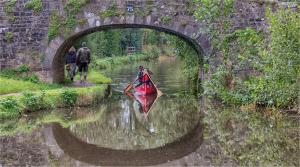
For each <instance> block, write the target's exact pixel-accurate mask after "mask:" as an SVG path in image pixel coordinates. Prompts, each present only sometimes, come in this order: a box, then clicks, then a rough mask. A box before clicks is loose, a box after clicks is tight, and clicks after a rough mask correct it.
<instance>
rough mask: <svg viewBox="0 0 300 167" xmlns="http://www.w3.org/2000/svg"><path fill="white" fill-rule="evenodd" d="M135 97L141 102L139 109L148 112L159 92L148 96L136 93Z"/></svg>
mask: <svg viewBox="0 0 300 167" xmlns="http://www.w3.org/2000/svg"><path fill="white" fill-rule="evenodd" d="M134 97H135V99H136V100H137V101H138V103H139V111H140V112H141V113H148V111H149V110H150V109H151V107H152V105H153V103H154V102H155V100H156V98H157V94H151V95H147V96H145V95H138V94H134Z"/></svg>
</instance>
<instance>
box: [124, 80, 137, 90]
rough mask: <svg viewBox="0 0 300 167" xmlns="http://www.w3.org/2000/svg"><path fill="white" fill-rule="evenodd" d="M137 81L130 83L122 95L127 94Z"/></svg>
mask: <svg viewBox="0 0 300 167" xmlns="http://www.w3.org/2000/svg"><path fill="white" fill-rule="evenodd" d="M137 79H138V78H137ZM137 79H135V80H134V81H132V82H131V83H130V84H129V85H128V86H127V87H126V88H125V89H124V93H128V92H129V91H130V90H131V89H132V87H133V84H134V83H135V82H136V80H137Z"/></svg>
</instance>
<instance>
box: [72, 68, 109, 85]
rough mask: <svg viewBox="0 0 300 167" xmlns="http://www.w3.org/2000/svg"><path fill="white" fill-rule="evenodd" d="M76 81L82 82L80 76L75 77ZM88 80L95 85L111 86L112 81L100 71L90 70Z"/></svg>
mask: <svg viewBox="0 0 300 167" xmlns="http://www.w3.org/2000/svg"><path fill="white" fill-rule="evenodd" d="M75 79H76V80H80V75H77V76H76V77H75ZM87 80H88V81H89V82H91V83H94V84H109V83H111V82H112V80H111V79H110V78H108V77H106V76H104V75H103V74H101V73H100V72H98V71H95V70H90V71H89V72H88V76H87Z"/></svg>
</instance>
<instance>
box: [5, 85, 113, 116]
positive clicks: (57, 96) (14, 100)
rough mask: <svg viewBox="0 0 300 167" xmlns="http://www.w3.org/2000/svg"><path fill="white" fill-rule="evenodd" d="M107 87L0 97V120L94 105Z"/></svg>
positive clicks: (45, 91)
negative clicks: (42, 111)
mask: <svg viewBox="0 0 300 167" xmlns="http://www.w3.org/2000/svg"><path fill="white" fill-rule="evenodd" d="M107 88H108V85H97V86H92V87H82V88H67V89H66V88H60V89H52V90H43V91H36V92H28V91H27V92H23V93H22V94H19V95H12V96H2V97H0V120H3V119H11V118H14V117H17V116H19V115H21V114H23V113H28V112H35V111H39V110H47V109H55V108H61V107H64V108H66V107H80V106H90V105H93V104H96V103H97V102H99V101H100V100H101V99H103V98H104V96H105V92H106V90H107Z"/></svg>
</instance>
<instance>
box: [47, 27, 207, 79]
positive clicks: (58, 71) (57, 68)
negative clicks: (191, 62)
mask: <svg viewBox="0 0 300 167" xmlns="http://www.w3.org/2000/svg"><path fill="white" fill-rule="evenodd" d="M122 28H147V29H152V30H158V31H161V32H164V33H167V34H171V35H175V36H177V37H179V38H181V39H183V40H184V41H185V42H187V43H188V44H189V45H190V46H192V48H193V49H194V50H195V51H196V53H197V55H198V60H197V61H200V62H201V60H203V56H204V55H205V52H204V50H203V47H202V46H201V45H200V44H199V42H197V40H196V39H193V38H191V37H189V36H187V35H185V34H184V33H181V32H178V31H174V30H171V29H167V28H164V27H157V26H151V25H142V24H113V25H102V26H98V27H92V28H88V29H85V30H82V31H79V32H77V33H74V34H73V35H71V36H69V37H68V38H67V39H65V40H64V41H63V42H62V44H60V45H59V47H58V49H57V50H56V52H55V54H54V56H53V58H52V60H51V61H52V63H51V73H52V79H53V82H54V83H63V82H64V80H65V70H64V64H65V54H66V53H67V51H68V50H69V48H70V47H72V46H73V44H74V43H75V42H76V41H77V40H78V39H80V38H81V37H84V36H86V35H89V34H92V33H94V32H99V31H105V30H109V29H122Z"/></svg>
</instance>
